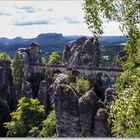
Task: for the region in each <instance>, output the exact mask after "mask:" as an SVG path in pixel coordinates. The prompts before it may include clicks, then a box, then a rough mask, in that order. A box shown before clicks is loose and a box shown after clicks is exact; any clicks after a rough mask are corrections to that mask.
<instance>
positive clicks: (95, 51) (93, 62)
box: [63, 37, 100, 68]
mask: <svg viewBox="0 0 140 140" xmlns="http://www.w3.org/2000/svg"><path fill="white" fill-rule="evenodd" d="M99 59H100V50H99V43H98V40H96V42H95V43H93V38H86V37H81V38H79V39H77V40H76V41H75V42H72V43H71V44H68V45H67V46H66V48H65V50H64V52H63V61H64V63H65V64H66V65H69V67H74V68H75V67H77V66H88V67H99Z"/></svg>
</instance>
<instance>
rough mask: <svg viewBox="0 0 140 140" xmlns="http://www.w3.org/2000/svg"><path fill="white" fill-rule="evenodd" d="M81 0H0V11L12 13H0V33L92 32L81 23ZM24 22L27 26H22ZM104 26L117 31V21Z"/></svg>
mask: <svg viewBox="0 0 140 140" xmlns="http://www.w3.org/2000/svg"><path fill="white" fill-rule="evenodd" d="M81 4H82V1H0V13H7V14H10V15H11V16H6V15H5V16H4V15H3V16H0V21H1V22H0V28H1V31H0V37H4V36H5V37H9V38H14V37H16V36H21V37H35V36H37V35H38V34H40V33H48V32H57V33H63V34H64V35H91V32H90V31H89V29H88V27H87V25H86V24H85V23H83V22H84V18H83V16H84V12H83V10H82V5H81ZM30 8H31V9H30ZM39 21H40V22H39ZM16 23H19V24H16ZM24 23H25V24H26V26H22V25H24ZM28 23H30V26H28ZM48 23H49V24H48ZM16 25H20V26H16ZM104 26H105V30H104V31H105V35H117V34H120V31H119V30H118V23H114V22H112V23H110V24H104Z"/></svg>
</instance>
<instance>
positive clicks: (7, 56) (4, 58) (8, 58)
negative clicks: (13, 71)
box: [0, 52, 11, 61]
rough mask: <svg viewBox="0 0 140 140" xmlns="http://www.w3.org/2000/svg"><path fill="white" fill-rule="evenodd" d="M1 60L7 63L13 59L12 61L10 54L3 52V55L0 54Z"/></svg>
mask: <svg viewBox="0 0 140 140" xmlns="http://www.w3.org/2000/svg"><path fill="white" fill-rule="evenodd" d="M0 60H2V61H7V60H11V59H10V56H9V55H8V53H6V52H2V53H0Z"/></svg>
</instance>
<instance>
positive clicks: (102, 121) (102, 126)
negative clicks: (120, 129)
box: [93, 108, 110, 137]
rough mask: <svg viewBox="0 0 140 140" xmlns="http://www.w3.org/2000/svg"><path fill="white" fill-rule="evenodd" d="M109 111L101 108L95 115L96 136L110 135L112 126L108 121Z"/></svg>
mask: <svg viewBox="0 0 140 140" xmlns="http://www.w3.org/2000/svg"><path fill="white" fill-rule="evenodd" d="M107 119H108V113H107V111H106V110H105V109H103V108H100V109H99V110H98V111H97V114H96V116H95V117H94V134H93V136H94V137H109V136H110V126H109V123H108V121H107Z"/></svg>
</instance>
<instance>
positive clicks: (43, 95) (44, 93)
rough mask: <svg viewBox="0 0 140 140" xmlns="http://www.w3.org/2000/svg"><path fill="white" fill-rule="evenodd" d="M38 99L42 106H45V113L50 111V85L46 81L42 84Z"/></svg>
mask: <svg viewBox="0 0 140 140" xmlns="http://www.w3.org/2000/svg"><path fill="white" fill-rule="evenodd" d="M38 99H39V101H40V102H41V104H42V105H44V106H45V111H46V113H47V111H48V110H49V107H50V102H49V94H48V83H47V81H46V80H43V81H41V82H40V86H39V92H38Z"/></svg>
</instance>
